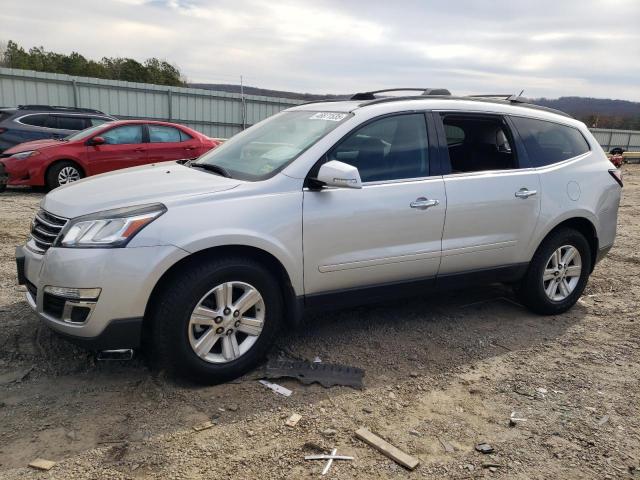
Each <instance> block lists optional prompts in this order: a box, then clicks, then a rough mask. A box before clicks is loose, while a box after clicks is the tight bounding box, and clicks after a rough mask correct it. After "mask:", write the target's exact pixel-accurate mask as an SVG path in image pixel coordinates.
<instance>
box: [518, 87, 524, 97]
mask: <svg viewBox="0 0 640 480" xmlns="http://www.w3.org/2000/svg"><path fill="white" fill-rule="evenodd" d="M523 93H524V88H523V89H522V90H520V93H519V94H518V96H519V97H521V96H522V94H523Z"/></svg>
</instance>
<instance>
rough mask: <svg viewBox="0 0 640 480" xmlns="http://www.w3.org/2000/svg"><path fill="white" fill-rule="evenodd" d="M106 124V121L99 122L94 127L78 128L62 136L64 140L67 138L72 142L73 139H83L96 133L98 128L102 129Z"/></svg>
mask: <svg viewBox="0 0 640 480" xmlns="http://www.w3.org/2000/svg"><path fill="white" fill-rule="evenodd" d="M106 125H107V124H106V123H101V124H100V125H96V126H94V127H89V128H85V129H84V130H80V131H79V132H77V133H74V134H73V135H68V136H66V137H64V140H68V141H70V142H73V141H75V140H83V139H85V138H88V137H90V136H91V135H93V134H94V133H96V132H97V131H98V130H102V129H103V128H104V127H105V126H106Z"/></svg>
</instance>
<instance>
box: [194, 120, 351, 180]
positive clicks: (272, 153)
mask: <svg viewBox="0 0 640 480" xmlns="http://www.w3.org/2000/svg"><path fill="white" fill-rule="evenodd" d="M349 116H350V115H349V114H348V113H339V112H312V111H308V110H304V111H302V110H301V111H292V112H282V113H279V114H278V115H274V116H273V117H271V118H269V119H267V120H265V121H263V122H260V123H258V124H257V125H255V126H253V127H251V128H249V129H248V130H245V131H244V132H241V133H239V134H237V135H236V136H234V137H232V138H231V139H230V140H228V141H227V142H225V143H223V144H222V145H221V146H220V147H218V148H216V149H214V150H211V151H210V152H208V153H205V154H204V155H203V156H202V157H200V158H199V159H198V160H197V161H196V162H195V163H196V164H209V165H217V166H219V167H222V168H224V169H225V170H226V171H228V172H229V174H231V176H232V177H233V178H239V179H241V180H251V181H256V180H264V179H266V178H269V177H271V176H273V175H275V174H276V173H277V172H279V171H280V170H282V169H283V168H284V167H286V166H287V165H288V164H289V163H291V162H292V161H293V160H294V159H295V158H296V157H298V155H300V154H301V153H302V152H304V151H305V150H306V149H308V148H309V147H311V146H312V145H313V144H314V143H316V142H317V141H318V140H320V139H321V138H322V137H324V136H325V135H326V134H327V133H329V132H330V131H331V130H333V129H334V128H336V127H337V126H338V125H340V123H342V122H343V121H344V120H345V119H347V118H348V117H349Z"/></svg>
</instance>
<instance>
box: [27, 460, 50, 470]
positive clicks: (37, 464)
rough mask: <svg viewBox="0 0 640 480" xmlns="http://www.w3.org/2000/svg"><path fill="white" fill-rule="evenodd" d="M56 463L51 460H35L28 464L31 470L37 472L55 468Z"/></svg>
mask: <svg viewBox="0 0 640 480" xmlns="http://www.w3.org/2000/svg"><path fill="white" fill-rule="evenodd" d="M55 465H56V462H52V461H51V460H45V459H44V458H36V459H35V460H34V461H33V462H31V463H30V464H29V466H30V467H31V468H36V469H38V470H44V471H47V470H51V469H52V468H53V467H55Z"/></svg>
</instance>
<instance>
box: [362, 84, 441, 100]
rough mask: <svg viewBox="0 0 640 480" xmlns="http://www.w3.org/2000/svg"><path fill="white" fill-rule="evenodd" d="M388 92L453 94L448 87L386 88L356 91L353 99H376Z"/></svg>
mask: <svg viewBox="0 0 640 480" xmlns="http://www.w3.org/2000/svg"><path fill="white" fill-rule="evenodd" d="M386 92H422V95H451V92H450V91H449V90H447V89H446V88H414V87H411V88H385V89H384V90H373V91H371V92H360V93H356V94H354V95H353V96H352V97H351V100H375V99H376V98H378V97H376V94H378V93H386Z"/></svg>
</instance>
